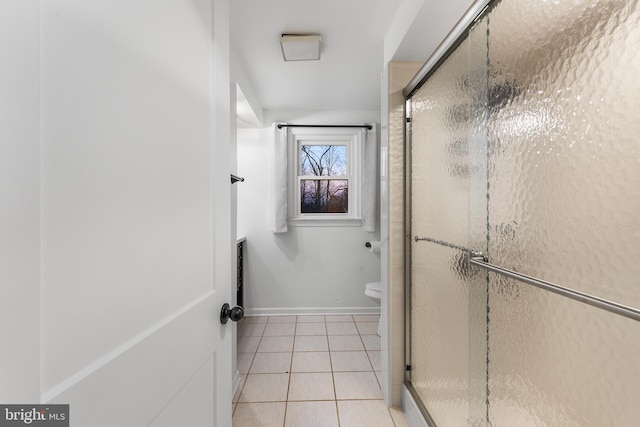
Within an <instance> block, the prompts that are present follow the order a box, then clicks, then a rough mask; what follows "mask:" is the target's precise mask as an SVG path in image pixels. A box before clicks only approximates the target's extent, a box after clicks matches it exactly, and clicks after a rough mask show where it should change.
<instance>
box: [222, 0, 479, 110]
mask: <svg viewBox="0 0 640 427" xmlns="http://www.w3.org/2000/svg"><path fill="white" fill-rule="evenodd" d="M403 2H405V3H407V2H408V3H413V4H418V5H421V6H419V7H418V8H417V9H419V10H417V13H416V14H415V20H414V21H413V25H411V27H410V29H409V32H408V33H407V35H406V36H405V38H404V40H403V42H402V44H401V45H400V47H399V49H398V51H397V53H396V55H395V56H394V58H393V59H394V60H400V61H418V62H424V61H425V60H426V59H427V58H428V56H429V55H430V53H431V52H432V51H433V49H434V48H435V47H436V46H437V45H438V44H439V43H440V41H441V40H442V39H443V38H444V36H445V35H446V34H447V32H448V30H449V29H450V28H451V27H452V26H453V25H454V24H455V22H457V20H458V18H459V17H460V16H461V15H462V13H463V12H464V11H465V10H466V8H467V7H468V6H469V4H470V3H471V1H470V0H448V1H446V2H444V1H442V0H418V1H417V2H416V1H415V0H413V1H408V0H268V1H267V0H233V1H231V2H230V4H231V11H230V14H231V45H232V49H233V50H234V51H235V53H236V54H237V57H238V59H239V61H240V63H241V65H242V67H243V68H244V70H245V72H246V74H247V77H248V79H249V81H250V82H251V85H252V88H253V90H254V92H255V95H256V96H257V98H258V101H259V102H260V104H261V106H262V108H263V109H268V110H377V109H379V108H380V87H381V73H382V64H383V53H384V52H383V47H384V38H385V35H386V34H387V31H388V29H389V27H390V25H391V23H392V21H393V19H394V16H395V15H396V11H397V10H398V9H399V7H401V6H402V3H403ZM414 8H415V6H414ZM412 16H413V15H412ZM283 33H319V34H320V35H321V36H322V50H321V55H322V56H321V59H320V60H319V61H296V62H285V61H284V60H283V58H282V51H281V48H280V43H279V40H280V35H281V34H283Z"/></svg>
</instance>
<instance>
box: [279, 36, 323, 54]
mask: <svg viewBox="0 0 640 427" xmlns="http://www.w3.org/2000/svg"><path fill="white" fill-rule="evenodd" d="M321 40H322V39H321V37H320V34H282V35H281V36H280V45H281V46H282V56H283V57H284V60H285V61H316V60H318V59H320V42H321Z"/></svg>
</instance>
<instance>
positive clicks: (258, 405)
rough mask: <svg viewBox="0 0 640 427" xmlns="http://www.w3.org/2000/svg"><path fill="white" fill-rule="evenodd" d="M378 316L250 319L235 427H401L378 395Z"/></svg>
mask: <svg viewBox="0 0 640 427" xmlns="http://www.w3.org/2000/svg"><path fill="white" fill-rule="evenodd" d="M378 318H379V316H377V315H353V316H351V315H335V316H271V317H268V316H261V317H247V318H245V319H243V320H242V321H241V322H240V324H239V325H238V370H239V371H240V374H241V383H240V387H239V388H238V393H237V394H236V396H235V398H234V400H233V405H234V408H233V427H272V426H273V427H360V426H362V427H406V426H408V425H409V424H408V423H407V421H406V419H405V417H404V414H403V413H402V410H400V409H396V408H387V406H386V405H385V403H384V401H383V400H382V399H383V397H382V391H381V389H380V381H381V379H380V337H379V336H378V335H377V334H376V331H377V328H378Z"/></svg>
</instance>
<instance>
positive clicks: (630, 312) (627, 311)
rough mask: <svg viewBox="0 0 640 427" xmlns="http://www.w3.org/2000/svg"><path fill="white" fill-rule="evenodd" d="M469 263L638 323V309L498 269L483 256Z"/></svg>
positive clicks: (475, 255) (473, 255) (474, 255)
mask: <svg viewBox="0 0 640 427" xmlns="http://www.w3.org/2000/svg"><path fill="white" fill-rule="evenodd" d="M469 263H470V264H472V265H475V266H478V267H480V268H484V269H485V270H489V271H492V272H494V273H497V274H500V275H502V276H507V277H510V278H512V279H515V280H517V281H519V282H523V283H526V284H528V285H532V286H535V287H537V288H540V289H544V290H546V291H549V292H553V293H554V294H558V295H562V296H565V297H567V298H571V299H572V300H575V301H580V302H583V303H585V304H589V305H591V306H593V307H597V308H600V309H603V310H606V311H608V312H611V313H615V314H618V315H620V316H624V317H627V318H629V319H632V320H635V321H638V322H640V310H638V309H635V308H633V307H628V306H626V305H622V304H618V303H617V302H613V301H608V300H606V299H602V298H598V297H595V296H593V295H589V294H585V293H583V292H579V291H576V290H573V289H569V288H565V287H563V286H558V285H556V284H554V283H551V282H546V281H544V280H540V279H536V278H535V277H531V276H527V275H525V274H520V273H518V272H516V271H513V270H508V269H506V268H502V267H498V266H496V265H493V264H490V263H489V262H487V260H486V257H485V256H484V255H478V254H472V255H471V256H470V257H469Z"/></svg>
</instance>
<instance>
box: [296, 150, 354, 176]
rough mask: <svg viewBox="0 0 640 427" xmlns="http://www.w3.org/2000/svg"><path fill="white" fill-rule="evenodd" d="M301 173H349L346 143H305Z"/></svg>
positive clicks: (327, 174) (307, 174) (302, 152)
mask: <svg viewBox="0 0 640 427" xmlns="http://www.w3.org/2000/svg"><path fill="white" fill-rule="evenodd" d="M300 169H301V170H300V174H301V175H305V176H345V175H347V146H346V145H303V146H302V147H301V149H300Z"/></svg>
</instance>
